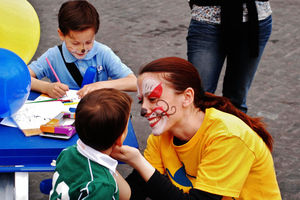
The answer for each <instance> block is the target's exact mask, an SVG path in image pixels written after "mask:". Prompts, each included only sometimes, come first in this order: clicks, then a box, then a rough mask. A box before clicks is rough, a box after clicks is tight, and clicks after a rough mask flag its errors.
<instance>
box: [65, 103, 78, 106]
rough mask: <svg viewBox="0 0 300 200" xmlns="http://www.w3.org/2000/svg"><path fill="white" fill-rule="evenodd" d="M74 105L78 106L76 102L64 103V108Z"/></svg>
mask: <svg viewBox="0 0 300 200" xmlns="http://www.w3.org/2000/svg"><path fill="white" fill-rule="evenodd" d="M75 104H78V102H71V103H64V105H65V106H68V105H75Z"/></svg>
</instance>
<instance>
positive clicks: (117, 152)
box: [112, 145, 222, 200]
mask: <svg viewBox="0 0 300 200" xmlns="http://www.w3.org/2000/svg"><path fill="white" fill-rule="evenodd" d="M112 156H113V157H114V158H116V159H118V160H121V161H123V162H126V163H127V164H129V165H130V166H131V167H133V168H134V169H135V170H136V172H138V173H136V172H133V173H132V174H131V175H129V176H128V178H126V180H127V181H128V183H129V184H130V187H131V188H132V192H135V187H137V188H139V189H138V192H139V193H146V196H149V197H150V198H152V199H153V200H156V199H172V200H173V199H174V200H176V199H178V200H184V199H189V200H220V199H222V196H219V195H215V194H210V193H207V192H204V191H200V190H197V189H191V190H190V192H189V193H184V192H183V191H182V190H180V189H179V188H177V187H176V186H174V185H173V184H172V183H171V182H170V181H169V179H168V178H167V177H165V176H164V175H162V174H160V173H159V172H158V171H157V170H155V168H154V167H152V165H151V164H150V163H149V162H148V161H147V160H146V159H145V158H144V157H143V156H142V155H141V153H140V152H139V150H138V149H136V148H133V147H129V146H126V145H123V146H122V147H116V148H114V150H113V153H112ZM139 176H140V177H139ZM135 180H137V181H135ZM141 180H143V181H144V183H145V184H142V181H141ZM141 196H143V195H142V194H139V195H137V196H136V195H135V194H134V193H133V194H132V197H131V199H141V198H140V197H141Z"/></svg>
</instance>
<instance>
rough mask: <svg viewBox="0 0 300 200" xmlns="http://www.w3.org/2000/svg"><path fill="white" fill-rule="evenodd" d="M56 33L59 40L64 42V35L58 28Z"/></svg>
mask: <svg viewBox="0 0 300 200" xmlns="http://www.w3.org/2000/svg"><path fill="white" fill-rule="evenodd" d="M57 33H58V36H59V38H60V40H61V41H64V40H65V35H64V34H63V33H62V32H61V30H60V29H59V28H58V29H57Z"/></svg>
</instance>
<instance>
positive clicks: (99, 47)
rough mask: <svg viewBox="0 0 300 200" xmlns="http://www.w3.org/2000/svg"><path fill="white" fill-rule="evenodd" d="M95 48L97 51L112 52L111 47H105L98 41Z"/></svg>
mask: <svg viewBox="0 0 300 200" xmlns="http://www.w3.org/2000/svg"><path fill="white" fill-rule="evenodd" d="M94 48H95V49H96V50H102V51H103V50H111V48H110V47H109V46H107V45H105V44H103V43H101V42H98V41H96V40H95V41H94Z"/></svg>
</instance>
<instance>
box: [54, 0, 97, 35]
mask: <svg viewBox="0 0 300 200" xmlns="http://www.w3.org/2000/svg"><path fill="white" fill-rule="evenodd" d="M99 24H100V20H99V14H98V12H97V10H96V8H95V7H94V6H93V5H92V4H90V3H89V2H88V1H84V0H77V1H67V2H65V3H63V4H62V5H61V7H60V9H59V12H58V27H59V29H60V30H61V32H62V33H63V34H64V35H67V34H68V33H69V31H70V30H72V31H83V30H86V29H88V28H94V30H95V34H96V33H97V32H98V29H99Z"/></svg>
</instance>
